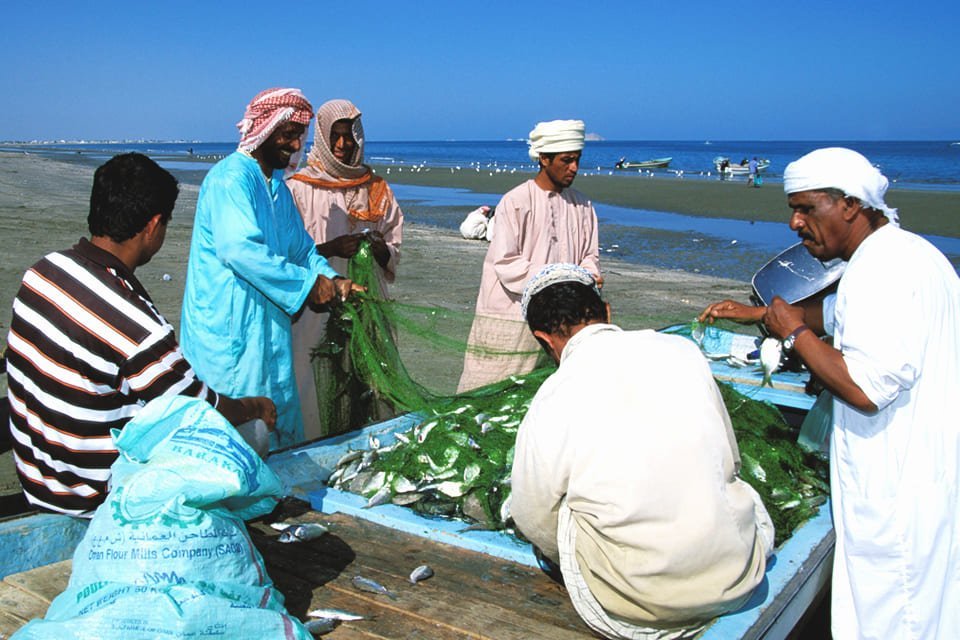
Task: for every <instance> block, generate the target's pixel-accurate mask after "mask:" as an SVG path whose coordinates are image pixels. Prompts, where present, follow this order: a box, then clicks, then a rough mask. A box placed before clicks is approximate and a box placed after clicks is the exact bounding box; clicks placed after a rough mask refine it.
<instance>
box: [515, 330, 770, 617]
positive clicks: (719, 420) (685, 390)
mask: <svg viewBox="0 0 960 640" xmlns="http://www.w3.org/2000/svg"><path fill="white" fill-rule="evenodd" d="M739 462H740V461H739V451H738V449H737V445H736V440H735V438H734V435H733V429H732V426H731V424H730V418H729V416H728V414H727V411H726V408H725V406H724V404H723V400H722V398H721V397H720V391H719V390H718V389H717V386H716V383H715V382H714V379H713V376H712V374H711V373H710V368H709V366H708V365H707V363H706V361H705V360H704V358H703V356H702V355H701V354H700V352H699V350H698V349H697V347H696V346H695V345H694V344H693V343H691V342H689V341H687V340H686V339H684V338H681V337H678V336H668V335H663V334H658V333H656V332H654V331H630V332H624V331H622V330H620V329H619V328H618V327H615V326H613V325H608V324H591V325H589V326H587V327H585V328H583V329H581V330H580V331H579V332H578V333H577V334H576V335H574V336H573V338H571V339H570V341H569V342H568V343H567V345H566V347H565V348H564V350H563V354H562V358H561V362H560V367H559V369H558V370H557V372H556V373H555V374H554V375H552V376H551V377H550V378H549V379H548V380H547V381H546V382H545V383H544V384H543V386H542V387H541V388H540V390H539V391H538V392H537V395H536V396H535V397H534V399H533V402H532V404H531V406H530V410H529V412H528V413H527V416H526V418H525V419H524V421H523V424H522V425H521V426H520V431H519V433H518V437H517V446H516V452H515V457H514V463H513V474H512V486H513V494H512V496H513V497H512V504H511V512H512V514H513V517H514V519H515V521H516V523H517V525H518V527H519V528H520V530H521V531H522V532H523V534H524V535H525V536H527V537H528V538H529V539H530V540H531V541H532V542H533V543H534V544H535V545H537V546H538V547H539V548H540V549H541V550H542V551H543V552H544V553H545V554H546V555H547V556H548V557H550V558H552V559H554V560H555V561H556V559H557V556H558V552H557V512H558V506H559V504H560V501H561V499H562V498H563V497H564V496H566V498H567V504H568V506H569V507H570V509H571V511H572V512H573V518H574V522H575V525H576V526H577V540H576V555H577V559H578V560H579V566H580V570H581V572H582V574H583V576H584V578H585V580H586V582H587V584H588V585H589V587H590V591H591V593H593V595H594V596H595V597H596V599H597V600H598V601H599V603H600V604H601V605H602V606H603V608H604V609H605V610H606V611H607V612H608V613H611V614H614V615H616V616H619V617H621V618H624V619H625V620H627V621H629V622H632V623H634V624H651V623H653V624H657V625H664V626H672V625H677V626H679V625H681V624H685V623H689V622H690V621H692V620H701V621H702V620H706V619H709V618H712V617H714V616H716V615H720V614H722V613H726V612H728V611H730V610H733V609H736V608H737V607H739V606H740V605H742V603H743V602H744V601H745V600H746V599H747V598H748V597H749V595H750V593H751V592H752V590H753V589H754V587H756V585H757V584H759V583H760V581H761V580H762V579H763V574H764V570H765V567H766V552H767V550H768V549H767V547H766V543H765V541H764V540H763V539H762V537H761V536H760V535H758V531H757V529H758V523H757V514H756V513H755V502H754V495H755V494H754V491H753V489H752V487H750V486H749V485H747V484H746V483H745V482H743V481H742V480H740V479H739V478H738V477H737V475H736V472H737V470H738V468H739ZM763 515H764V516H766V514H763Z"/></svg>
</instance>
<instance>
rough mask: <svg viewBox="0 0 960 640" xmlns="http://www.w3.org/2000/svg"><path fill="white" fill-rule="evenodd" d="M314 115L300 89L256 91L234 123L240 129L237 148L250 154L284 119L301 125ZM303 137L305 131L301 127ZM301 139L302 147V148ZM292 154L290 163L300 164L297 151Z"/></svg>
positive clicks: (307, 122)
mask: <svg viewBox="0 0 960 640" xmlns="http://www.w3.org/2000/svg"><path fill="white" fill-rule="evenodd" d="M312 118H313V106H312V105H311V104H310V102H309V101H308V100H307V99H306V97H305V96H304V95H303V93H302V92H301V91H300V90H299V89H267V90H266V91H261V92H260V93H258V94H257V95H256V96H255V97H254V98H253V100H251V101H250V104H248V105H247V110H246V111H245V112H244V114H243V120H241V121H240V122H238V123H237V128H238V129H240V144H239V145H238V146H237V150H239V151H244V152H246V153H250V152H252V151H254V150H255V149H256V148H257V147H259V146H260V145H261V144H263V141H264V140H266V139H267V138H269V137H270V134H271V133H273V132H274V131H275V130H276V128H277V127H278V126H280V125H281V124H282V123H284V122H287V121H292V122H296V123H298V124H302V125H304V126H306V125H308V124H310V120H311V119H312ZM304 138H306V130H304ZM302 142H303V140H301V148H302V146H303V145H302ZM295 155H296V157H291V159H290V166H292V167H295V166H297V164H298V163H299V156H300V154H299V153H298V154H295Z"/></svg>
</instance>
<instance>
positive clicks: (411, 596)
mask: <svg viewBox="0 0 960 640" xmlns="http://www.w3.org/2000/svg"><path fill="white" fill-rule="evenodd" d="M297 521H315V522H316V521H319V522H322V523H324V524H327V525H329V527H330V529H331V533H330V534H328V535H327V536H324V537H323V538H320V539H317V540H313V541H310V542H306V543H298V544H286V545H285V544H280V543H278V542H277V541H276V537H277V534H276V532H275V531H272V530H270V529H269V528H267V527H266V526H265V525H257V526H255V527H254V528H253V530H252V531H251V533H252V537H253V539H254V542H255V543H256V544H257V546H258V548H259V549H260V551H261V553H262V554H263V555H264V558H265V559H266V561H267V567H268V571H269V572H270V575H271V576H272V577H273V578H274V580H275V581H276V584H277V587H278V588H279V589H281V591H283V592H284V593H285V594H287V592H286V591H285V590H284V589H285V587H286V588H289V587H293V593H294V594H297V593H300V594H302V591H301V590H300V589H299V588H296V587H295V584H296V582H297V581H302V583H308V584H310V583H312V584H314V585H315V587H314V589H313V591H312V594H311V598H310V601H309V605H308V606H309V607H310V608H317V607H334V608H341V609H346V610H349V611H353V612H355V613H358V614H361V615H366V616H371V617H372V620H365V621H359V622H356V623H345V624H344V625H341V627H338V629H337V630H336V631H335V632H334V633H335V634H339V633H341V630H345V629H351V630H356V631H359V632H362V633H367V634H373V635H372V637H384V638H398V637H418V636H419V637H431V638H438V639H442V638H481V637H489V635H490V633H491V630H492V629H496V635H497V637H498V638H505V639H512V638H517V639H520V638H540V637H543V638H547V637H549V638H557V639H564V638H571V639H573V638H577V639H582V638H590V637H593V636H592V635H591V634H590V632H589V630H588V629H587V627H586V626H585V625H583V623H582V622H580V620H579V617H578V616H577V614H576V612H575V611H574V610H573V607H572V605H571V604H570V602H569V599H568V598H567V595H566V592H565V591H564V590H563V588H562V587H561V586H560V585H557V584H556V583H554V582H553V581H551V580H550V579H549V578H547V577H546V576H544V575H543V574H542V572H540V571H539V570H537V569H533V568H530V567H526V566H523V565H519V564H516V563H513V562H509V561H506V560H503V559H501V558H496V557H493V556H488V555H484V554H480V553H476V552H473V551H467V550H464V549H460V548H457V547H452V546H450V545H445V544H440V543H436V542H433V541H429V540H425V539H423V538H421V537H418V536H414V535H411V534H407V533H403V532H399V531H396V530H393V529H390V528H387V527H384V526H382V525H378V524H375V523H372V522H369V521H366V520H363V519H358V518H354V517H351V516H347V515H343V514H319V513H316V512H311V513H307V514H304V515H302V516H300V517H298V518H297ZM424 563H427V564H430V566H431V567H432V568H433V569H434V572H435V576H434V577H433V578H431V579H430V580H427V581H425V582H421V583H420V584H417V585H411V584H410V583H409V581H408V575H409V573H410V571H412V570H413V568H414V567H416V566H418V565H420V564H424ZM358 574H359V575H363V576H364V577H367V578H372V579H374V580H377V581H378V582H380V583H381V584H383V585H384V586H386V587H387V588H388V589H390V590H392V591H394V592H395V593H396V595H397V600H396V601H393V600H390V599H388V598H386V597H385V596H380V595H375V594H368V593H365V592H360V591H357V590H356V589H355V588H354V587H353V585H352V584H351V582H350V581H351V579H352V578H353V576H355V575H358ZM287 606H288V610H289V611H290V613H291V614H292V615H294V616H297V617H300V618H303V617H304V616H305V615H306V613H307V611H308V610H309V609H306V608H303V602H302V595H300V596H298V595H294V598H293V599H292V600H291V599H290V598H289V597H288V602H287ZM332 637H338V636H336V635H332Z"/></svg>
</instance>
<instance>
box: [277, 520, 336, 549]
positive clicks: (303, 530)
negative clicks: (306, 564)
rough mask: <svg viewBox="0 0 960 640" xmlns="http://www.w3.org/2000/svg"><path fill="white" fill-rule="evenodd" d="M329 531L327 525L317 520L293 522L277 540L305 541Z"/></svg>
mask: <svg viewBox="0 0 960 640" xmlns="http://www.w3.org/2000/svg"><path fill="white" fill-rule="evenodd" d="M329 531H330V530H329V529H327V528H326V527H325V526H323V525H322V524H318V523H316V522H306V523H303V524H292V525H290V526H289V527H287V528H286V529H284V530H283V531H281V532H280V537H279V538H278V539H277V540H278V541H280V542H283V543H284V544H286V543H290V542H305V541H307V540H315V539H316V538H319V537H320V536H323V535H324V534H326V533H328V532H329Z"/></svg>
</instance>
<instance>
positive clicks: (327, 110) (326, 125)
mask: <svg viewBox="0 0 960 640" xmlns="http://www.w3.org/2000/svg"><path fill="white" fill-rule="evenodd" d="M361 115H362V114H361V113H360V109H357V107H356V106H355V105H354V104H353V103H352V102H350V101H349V100H329V101H327V102H324V103H323V104H322V105H320V108H319V109H317V127H316V130H315V131H314V133H313V147H311V149H310V153H309V155H308V156H307V163H308V164H310V165H311V166H315V167H319V168H321V169H323V170H324V171H326V172H327V173H328V174H329V175H330V176H332V177H333V178H336V179H340V180H353V179H356V178H359V177H361V176H364V175H366V174H367V173H368V172H369V171H370V169H369V168H368V167H366V166H364V164H363V143H364V139H363V124H362V123H361V122H360V116H361ZM338 120H349V121H350V128H351V130H352V132H353V140H354V142H356V144H357V146H356V147H355V148H354V150H353V155H352V157H350V158H348V159H347V162H340V161H339V160H337V158H336V156H334V155H333V151H332V150H331V149H330V131H331V130H333V125H334V123H335V122H337V121H338Z"/></svg>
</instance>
